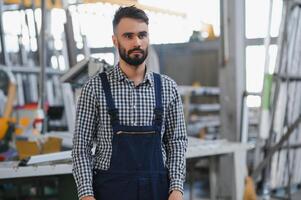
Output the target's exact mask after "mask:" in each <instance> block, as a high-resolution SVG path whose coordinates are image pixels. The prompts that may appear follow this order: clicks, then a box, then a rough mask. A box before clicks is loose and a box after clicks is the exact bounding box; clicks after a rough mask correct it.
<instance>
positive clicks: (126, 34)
mask: <svg viewBox="0 0 301 200" xmlns="http://www.w3.org/2000/svg"><path fill="white" fill-rule="evenodd" d="M124 37H125V38H127V39H132V38H133V34H132V33H125V34H124Z"/></svg>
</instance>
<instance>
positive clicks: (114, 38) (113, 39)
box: [112, 35, 118, 48]
mask: <svg viewBox="0 0 301 200" xmlns="http://www.w3.org/2000/svg"><path fill="white" fill-rule="evenodd" d="M112 41H113V44H114V46H115V47H116V48H118V42H117V37H116V35H112Z"/></svg>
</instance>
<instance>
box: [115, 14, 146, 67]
mask: <svg viewBox="0 0 301 200" xmlns="http://www.w3.org/2000/svg"><path fill="white" fill-rule="evenodd" d="M113 42H114V45H115V47H116V48H118V51H119V55H120V58H121V59H122V60H123V61H125V62H126V63H127V64H129V65H132V66H136V67H138V66H140V65H141V64H143V63H144V61H145V59H146V57H147V55H148V45H149V37H148V26H147V24H146V23H145V22H143V21H141V20H137V19H132V18H123V19H121V20H120V22H119V24H118V25H117V27H116V30H115V34H114V35H113Z"/></svg>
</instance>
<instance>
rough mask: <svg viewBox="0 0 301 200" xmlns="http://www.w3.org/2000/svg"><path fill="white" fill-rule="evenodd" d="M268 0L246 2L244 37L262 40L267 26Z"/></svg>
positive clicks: (249, 0)
mask: <svg viewBox="0 0 301 200" xmlns="http://www.w3.org/2000/svg"><path fill="white" fill-rule="evenodd" d="M268 11H269V0H246V37H247V38H263V37H265V36H266V32H267V27H268V26H267V25H268V14H269V13H268Z"/></svg>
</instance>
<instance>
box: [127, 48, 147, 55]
mask: <svg viewBox="0 0 301 200" xmlns="http://www.w3.org/2000/svg"><path fill="white" fill-rule="evenodd" d="M134 51H139V52H140V53H142V54H144V50H143V49H140V48H134V49H131V50H129V52H128V54H131V53H133V52H134Z"/></svg>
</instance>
